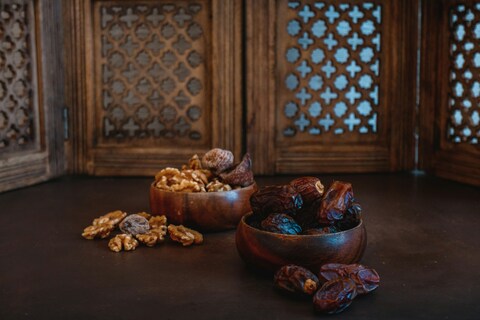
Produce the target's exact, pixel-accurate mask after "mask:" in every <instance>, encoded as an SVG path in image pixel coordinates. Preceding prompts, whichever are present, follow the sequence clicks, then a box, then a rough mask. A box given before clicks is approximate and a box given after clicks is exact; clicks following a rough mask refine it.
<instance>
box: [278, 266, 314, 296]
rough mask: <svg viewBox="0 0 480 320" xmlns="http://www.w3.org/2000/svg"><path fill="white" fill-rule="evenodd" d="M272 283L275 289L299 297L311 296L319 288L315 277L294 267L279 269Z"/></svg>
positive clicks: (300, 268)
mask: <svg viewBox="0 0 480 320" xmlns="http://www.w3.org/2000/svg"><path fill="white" fill-rule="evenodd" d="M273 282H274V285H275V287H277V288H278V289H280V290H283V291H286V292H289V293H294V294H300V295H305V294H306V295H313V294H314V293H315V291H317V288H318V286H319V281H318V278H317V276H316V275H314V274H313V273H312V272H310V271H309V270H307V269H305V268H303V267H300V266H296V265H287V266H283V267H282V268H280V270H278V271H277V273H276V274H275V276H274V278H273Z"/></svg>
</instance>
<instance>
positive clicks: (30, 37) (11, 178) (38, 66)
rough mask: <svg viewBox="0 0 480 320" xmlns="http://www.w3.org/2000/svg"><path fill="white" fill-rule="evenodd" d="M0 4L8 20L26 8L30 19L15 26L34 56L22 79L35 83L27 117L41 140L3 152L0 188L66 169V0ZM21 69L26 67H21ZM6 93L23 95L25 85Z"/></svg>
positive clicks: (29, 54) (26, 55)
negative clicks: (63, 51)
mask: <svg viewBox="0 0 480 320" xmlns="http://www.w3.org/2000/svg"><path fill="white" fill-rule="evenodd" d="M1 7H2V8H1V9H0V10H2V11H5V12H7V14H6V15H5V14H3V13H2V19H6V17H7V16H8V15H9V14H8V11H11V10H24V17H23V18H22V19H24V22H25V23H24V24H23V25H21V26H19V29H16V28H13V29H12V31H14V30H17V31H18V30H20V31H19V32H18V33H16V36H17V38H18V44H20V43H22V41H23V42H24V45H22V49H21V52H22V57H23V58H24V59H29V60H30V62H29V67H30V68H31V69H30V71H29V74H30V78H29V79H27V80H22V81H26V82H25V85H26V84H27V82H28V85H29V86H30V91H29V92H28V96H29V99H30V102H31V108H32V110H31V114H30V115H29V116H28V117H29V119H31V121H33V122H34V129H33V132H32V135H31V136H32V137H34V139H35V140H34V141H36V142H35V147H33V148H30V149H28V150H15V151H14V152H5V153H3V152H2V154H0V192H1V191H6V190H10V189H14V188H18V187H23V186H28V185H32V184H35V183H38V182H40V181H45V180H48V179H50V178H52V177H55V176H58V175H60V174H63V172H64V166H63V164H64V161H63V152H64V151H63V139H62V137H63V131H62V130H63V125H62V124H63V121H62V107H63V101H64V99H63V72H62V71H63V70H62V65H63V64H62V56H61V39H62V29H61V24H60V12H61V4H60V3H59V2H55V1H42V2H41V3H36V2H34V1H2V4H1ZM7 20H8V19H6V20H5V21H7ZM17 21H19V20H17ZM3 48H5V46H4V47H3ZM22 50H23V51H22ZM8 61H10V60H8ZM15 61H17V63H19V62H20V60H15ZM10 62H11V61H10ZM16 70H17V71H16V72H21V69H20V68H18V69H16ZM7 93H8V94H9V95H12V94H16V95H17V97H18V96H19V95H21V90H19V87H16V89H15V88H14V92H7ZM30 102H29V103H30ZM22 106H23V107H25V106H26V104H25V103H22ZM17 120H18V119H17Z"/></svg>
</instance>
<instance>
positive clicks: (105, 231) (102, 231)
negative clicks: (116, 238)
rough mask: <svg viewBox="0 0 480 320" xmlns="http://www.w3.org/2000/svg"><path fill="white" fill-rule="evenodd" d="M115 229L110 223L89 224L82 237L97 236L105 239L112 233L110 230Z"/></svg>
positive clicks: (90, 238) (92, 237)
mask: <svg viewBox="0 0 480 320" xmlns="http://www.w3.org/2000/svg"><path fill="white" fill-rule="evenodd" d="M113 229H115V226H114V225H113V224H110V223H102V224H96V225H93V226H88V227H86V228H85V229H84V230H83V233H82V237H84V238H85V239H88V240H92V239H95V238H100V239H105V238H106V237H108V236H109V235H110V232H112V230H113Z"/></svg>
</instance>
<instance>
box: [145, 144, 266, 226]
mask: <svg viewBox="0 0 480 320" xmlns="http://www.w3.org/2000/svg"><path fill="white" fill-rule="evenodd" d="M251 168H252V162H251V159H250V155H249V154H248V153H247V154H245V156H244V157H243V159H242V160H241V161H240V162H239V163H238V164H235V163H234V157H233V154H232V153H231V152H230V151H228V150H223V149H219V148H215V149H212V150H210V151H208V152H207V153H205V155H203V156H202V157H199V156H197V155H194V156H193V157H192V158H191V159H190V160H189V163H188V165H185V166H183V167H182V169H181V170H179V169H176V168H165V169H163V170H161V171H160V172H158V173H157V174H156V176H155V181H154V182H153V183H152V184H151V186H150V208H151V211H152V214H154V215H166V216H167V218H168V221H169V222H170V223H173V224H177V225H178V224H183V225H186V226H189V227H192V228H196V229H198V230H201V231H222V230H229V229H235V228H236V227H237V225H238V222H239V221H240V219H241V218H242V216H244V215H245V214H246V213H248V212H250V211H251V208H250V203H249V199H250V196H251V195H252V194H253V193H254V192H255V191H257V185H256V183H255V181H254V177H253V173H252V169H251Z"/></svg>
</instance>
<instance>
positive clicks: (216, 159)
mask: <svg viewBox="0 0 480 320" xmlns="http://www.w3.org/2000/svg"><path fill="white" fill-rule="evenodd" d="M202 166H203V167H204V168H207V169H210V170H212V171H213V172H215V173H216V174H220V173H222V172H224V171H225V170H228V169H229V168H231V167H232V166H233V153H232V152H231V151H229V150H224V149H220V148H215V149H212V150H210V151H208V152H207V153H205V155H204V156H203V157H202Z"/></svg>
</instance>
